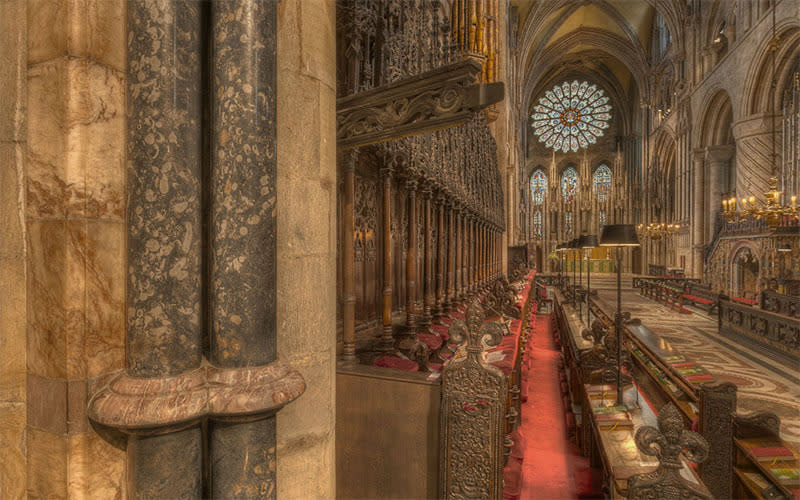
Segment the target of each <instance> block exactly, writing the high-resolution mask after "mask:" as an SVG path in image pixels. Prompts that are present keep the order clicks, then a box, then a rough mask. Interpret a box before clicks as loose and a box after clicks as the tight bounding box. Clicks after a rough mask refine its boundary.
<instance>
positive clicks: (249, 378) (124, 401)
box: [88, 360, 306, 434]
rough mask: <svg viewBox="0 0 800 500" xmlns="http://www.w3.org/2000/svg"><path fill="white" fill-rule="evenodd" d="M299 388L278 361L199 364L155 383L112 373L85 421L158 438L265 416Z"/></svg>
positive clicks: (299, 380)
mask: <svg viewBox="0 0 800 500" xmlns="http://www.w3.org/2000/svg"><path fill="white" fill-rule="evenodd" d="M305 389H306V384H305V381H304V380H303V377H302V376H301V375H300V373H299V372H297V371H295V370H294V369H293V368H291V367H290V366H289V365H288V364H286V363H284V362H283V361H281V360H276V361H274V362H272V363H270V364H268V365H263V366H254V367H247V368H219V367H216V366H213V365H211V364H208V363H207V362H204V363H203V365H202V366H200V367H199V368H197V369H195V370H191V371H187V372H184V373H182V374H180V375H175V376H171V377H159V378H137V377H131V376H130V375H128V374H127V373H125V372H117V373H114V374H110V375H108V376H106V377H104V378H103V379H101V380H100V382H99V383H98V384H97V389H96V390H95V391H93V394H92V395H91V399H90V401H89V410H88V417H89V419H90V420H91V421H93V422H96V423H98V424H101V425H104V426H107V427H111V428H114V429H119V430H121V431H123V432H127V433H131V434H135V433H149V432H153V431H156V432H153V433H162V432H169V431H172V430H175V429H176V428H179V427H183V426H186V425H189V424H191V423H193V422H196V421H198V420H200V419H203V418H207V417H214V418H220V417H221V418H225V417H229V418H232V419H243V418H245V417H255V416H267V415H269V414H272V413H274V412H276V411H278V410H280V409H281V408H282V407H283V406H285V405H286V404H288V403H290V402H292V401H293V400H295V399H297V398H298V397H299V396H300V395H301V394H303V392H305ZM148 431H149V432H148Z"/></svg>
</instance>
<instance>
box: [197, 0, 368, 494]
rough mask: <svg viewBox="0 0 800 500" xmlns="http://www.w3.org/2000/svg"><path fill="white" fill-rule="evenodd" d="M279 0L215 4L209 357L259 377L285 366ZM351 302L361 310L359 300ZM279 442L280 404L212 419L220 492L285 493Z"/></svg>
mask: <svg viewBox="0 0 800 500" xmlns="http://www.w3.org/2000/svg"><path fill="white" fill-rule="evenodd" d="M276 8H277V3H276V2H271V1H266V2H263V1H259V0H236V1H226V2H214V3H212V4H211V31H212V33H211V42H212V48H211V57H212V68H211V71H212V74H213V83H212V91H211V92H210V94H211V99H212V106H211V117H212V130H213V131H212V138H211V146H210V147H211V158H210V170H211V171H210V174H209V178H210V189H209V201H210V208H209V211H208V212H209V215H210V220H209V232H210V234H209V248H210V253H211V255H210V269H209V281H208V284H209V285H210V287H211V290H209V292H208V295H209V309H210V311H209V312H210V322H211V324H210V327H211V332H210V336H209V361H210V362H211V364H213V365H214V366H215V367H219V368H224V369H236V370H241V369H245V368H247V369H249V370H248V371H247V373H249V374H251V375H253V377H252V378H256V377H259V378H267V377H269V376H270V375H272V372H271V371H268V370H269V368H270V366H268V365H272V367H275V366H277V364H273V363H275V362H276V360H277V330H276V329H277V325H276V321H275V307H276V295H275V293H276V288H275V281H276V223H275V204H276V172H275V167H276V163H275V158H276V115H275V96H276V92H275V90H276V86H277V65H276V53H275V52H276V28H277V17H276V14H277V12H276ZM350 180H351V182H352V172H350ZM351 187H352V186H351ZM350 241H351V245H352V239H351V240H350ZM352 286H353V284H352V280H351V282H350V287H351V288H350V289H349V290H348V292H352V291H353V288H352ZM353 297H354V295H353ZM348 305H349V307H350V309H351V311H349V312H348V314H350V316H349V317H350V318H352V317H353V314H352V312H353V307H354V305H355V304H354V301H353V302H348ZM348 326H352V324H348ZM351 339H352V337H351ZM353 347H354V344H353V343H352V342H349V343H348V345H347V355H348V356H349V355H352V353H353V351H352V348H353ZM250 379H251V377H247V378H245V380H246V381H247V382H250ZM264 381H265V382H266V381H267V380H264ZM268 404H271V401H270V402H269V403H268ZM275 443H276V441H275V414H274V413H273V412H269V411H264V412H258V411H253V412H252V413H251V414H249V415H247V417H244V418H238V419H234V418H232V417H224V418H214V419H212V420H211V421H210V422H209V444H208V447H209V450H208V453H209V461H210V472H211V481H210V485H209V486H210V487H209V492H210V494H211V496H212V497H213V498H253V497H256V496H260V497H266V498H275V496H276V480H275V470H276V465H275V461H276V458H275Z"/></svg>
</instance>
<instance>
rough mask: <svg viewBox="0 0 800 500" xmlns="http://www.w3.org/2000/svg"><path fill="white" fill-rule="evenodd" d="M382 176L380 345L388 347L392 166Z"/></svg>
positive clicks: (390, 301) (390, 312)
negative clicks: (381, 306)
mask: <svg viewBox="0 0 800 500" xmlns="http://www.w3.org/2000/svg"><path fill="white" fill-rule="evenodd" d="M381 177H382V178H383V330H382V334H381V338H380V342H381V347H382V348H389V347H391V346H392V344H393V338H392V276H393V269H392V167H391V166H388V167H386V168H384V169H382V170H381Z"/></svg>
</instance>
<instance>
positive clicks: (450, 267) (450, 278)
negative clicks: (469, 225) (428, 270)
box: [446, 202, 457, 310]
mask: <svg viewBox="0 0 800 500" xmlns="http://www.w3.org/2000/svg"><path fill="white" fill-rule="evenodd" d="M455 224H456V215H455V207H454V206H453V203H452V202H450V203H449V204H448V206H447V301H446V307H447V309H448V310H451V309H452V308H453V304H454V303H455V295H456V287H455V277H456V266H455V259H456V249H457V247H456V240H455V237H456V232H455Z"/></svg>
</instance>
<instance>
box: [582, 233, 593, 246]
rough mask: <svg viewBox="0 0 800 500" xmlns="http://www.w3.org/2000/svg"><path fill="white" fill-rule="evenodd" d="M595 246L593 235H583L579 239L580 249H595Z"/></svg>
mask: <svg viewBox="0 0 800 500" xmlns="http://www.w3.org/2000/svg"><path fill="white" fill-rule="evenodd" d="M596 246H597V235H595V234H584V235H583V236H581V238H580V247H581V248H595V247H596Z"/></svg>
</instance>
